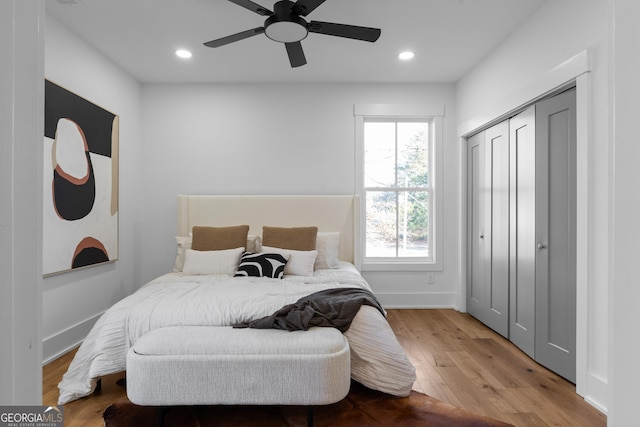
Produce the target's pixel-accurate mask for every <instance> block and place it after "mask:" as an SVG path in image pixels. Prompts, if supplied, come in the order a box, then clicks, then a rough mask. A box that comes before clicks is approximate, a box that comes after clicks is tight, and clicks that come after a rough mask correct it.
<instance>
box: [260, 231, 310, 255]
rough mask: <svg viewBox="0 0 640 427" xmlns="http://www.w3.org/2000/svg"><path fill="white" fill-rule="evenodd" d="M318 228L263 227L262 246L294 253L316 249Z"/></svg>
mask: <svg viewBox="0 0 640 427" xmlns="http://www.w3.org/2000/svg"><path fill="white" fill-rule="evenodd" d="M317 237H318V227H289V228H286V227H266V226H265V227H262V245H263V246H271V247H274V248H281V249H291V250H294V251H313V250H315V249H316V238H317Z"/></svg>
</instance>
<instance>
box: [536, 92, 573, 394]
mask: <svg viewBox="0 0 640 427" xmlns="http://www.w3.org/2000/svg"><path fill="white" fill-rule="evenodd" d="M536 132H537V135H538V152H537V155H538V163H540V164H546V165H548V167H547V170H546V173H540V174H539V175H538V182H537V188H538V202H537V206H536V208H537V210H538V211H537V214H536V215H537V216H538V218H539V221H538V227H537V240H538V244H539V246H538V254H537V261H538V262H537V265H536V307H537V308H536V357H535V359H536V361H538V362H539V363H541V364H542V365H544V366H546V367H548V368H549V369H551V370H553V371H555V372H557V373H558V374H560V375H562V376H563V377H565V378H567V379H568V380H570V381H573V382H575V379H576V374H575V349H576V332H575V331H576V271H575V266H576V261H575V253H576V250H575V241H576V235H575V234H576V231H575V216H576V201H575V194H576V193H575V176H576V173H575V158H576V156H575V90H571V91H568V92H564V93H562V94H560V95H557V96H555V97H553V98H550V99H548V100H545V101H541V102H540V103H538V105H537V109H536Z"/></svg>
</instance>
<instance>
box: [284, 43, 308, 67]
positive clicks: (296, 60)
mask: <svg viewBox="0 0 640 427" xmlns="http://www.w3.org/2000/svg"><path fill="white" fill-rule="evenodd" d="M284 45H285V47H286V48H287V55H289V62H290V63H291V67H292V68H295V67H300V66H302V65H304V64H306V63H307V58H305V57H304V51H303V50H302V43H300V42H293V43H285V44H284Z"/></svg>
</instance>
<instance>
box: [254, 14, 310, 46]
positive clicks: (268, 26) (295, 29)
mask: <svg viewBox="0 0 640 427" xmlns="http://www.w3.org/2000/svg"><path fill="white" fill-rule="evenodd" d="M264 33H265V34H266V35H267V37H269V38H270V39H271V40H274V41H277V42H280V43H294V42H299V41H300V40H304V39H305V38H306V37H307V34H309V31H308V30H307V23H306V21H305V20H304V19H301V18H297V19H294V20H291V21H281V20H278V19H277V17H276V16H275V15H274V16H272V17H270V18H268V19H267V20H266V22H265V25H264Z"/></svg>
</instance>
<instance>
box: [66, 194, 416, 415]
mask: <svg viewBox="0 0 640 427" xmlns="http://www.w3.org/2000/svg"><path fill="white" fill-rule="evenodd" d="M359 203H360V200H359V198H358V197H357V196H342V195H340V196H245V195H242V196H240V195H238V196H217V195H214V196H209V195H188V196H178V215H177V217H178V221H177V222H178V224H177V234H176V245H177V249H176V251H177V255H176V261H175V265H174V266H173V271H172V272H169V273H166V274H163V275H161V276H160V277H157V278H155V279H153V280H152V281H150V282H149V283H147V284H145V285H144V286H142V287H141V288H140V289H139V290H137V291H136V292H134V293H133V294H132V295H130V296H128V297H126V298H124V299H123V300H121V301H119V302H118V303H116V304H115V305H113V306H112V307H111V308H110V309H108V310H107V311H106V312H105V313H104V314H103V315H102V316H101V317H100V319H99V320H98V321H97V322H96V324H95V325H94V327H93V328H92V330H91V331H90V333H89V334H88V335H87V337H86V338H85V340H84V341H83V343H82V344H81V346H80V348H79V349H78V351H77V353H76V355H75V356H74V359H73V360H72V362H71V364H70V365H69V368H68V370H67V372H66V373H65V374H64V376H63V378H62V381H61V382H60V384H59V385H58V388H59V390H60V395H59V399H58V404H65V403H67V402H70V401H73V400H75V399H78V398H81V397H84V396H88V395H90V394H91V393H92V392H93V390H94V388H95V386H96V384H97V381H98V380H99V379H100V377H101V376H103V375H108V374H112V373H116V372H122V371H126V355H127V352H128V350H129V348H131V347H132V346H133V345H134V344H135V343H136V341H137V340H138V339H139V338H140V337H142V336H144V335H145V334H146V333H147V332H149V331H151V330H155V329H158V328H163V327H170V326H185V325H189V326H229V325H237V324H247V323H250V322H251V321H253V320H256V319H261V318H265V317H267V316H270V315H272V314H273V313H274V312H277V311H278V310H280V309H281V308H282V307H285V306H287V305H291V304H293V303H295V302H296V301H299V300H300V299H301V298H304V297H306V296H307V295H310V294H314V293H316V292H323V291H327V290H331V289H336V290H338V289H351V288H355V289H362V290H365V291H370V292H372V290H371V288H370V286H369V285H368V283H367V282H366V281H365V280H364V278H363V277H362V276H361V275H360V273H359V271H358V268H357V267H358V260H359V259H360V257H359V244H358V242H359V241H360V221H359V213H360V205H359ZM239 225H241V226H248V231H247V232H246V234H245V235H246V244H245V245H243V246H244V247H243V248H242V251H241V254H240V255H238V253H239V252H238V251H239V249H240V248H239V247H238V248H235V249H233V250H232V249H219V250H206V251H202V250H200V251H198V250H194V249H193V248H191V247H190V245H192V244H195V243H196V240H197V239H200V236H201V234H200V233H201V230H200V228H202V229H204V230H208V231H210V230H214V231H215V232H216V233H219V232H220V231H221V230H222V231H225V230H227V229H232V228H234V227H237V226H239ZM194 226H195V227H196V229H195V230H194ZM310 227H317V234H316V240H315V241H314V245H315V248H314V250H298V249H281V248H280V247H279V246H282V245H278V246H269V245H263V244H262V243H271V242H277V239H275V240H274V236H273V233H274V230H275V232H280V231H283V230H284V231H285V232H288V231H287V230H301V229H308V228H310ZM196 230H197V232H198V234H193V235H190V234H191V233H192V231H193V232H195V231H196ZM267 232H269V233H271V234H269V240H268V241H267V240H264V241H263V240H262V238H263V237H264V238H267V235H264V236H263V233H267ZM216 236H217V235H216ZM198 244H199V245H201V240H198ZM247 249H250V251H247ZM307 249H308V248H307ZM250 252H253V253H258V254H264V255H265V256H268V257H273V254H274V253H275V254H279V255H282V256H285V258H286V262H285V264H286V265H285V266H283V268H282V269H281V270H280V272H279V273H278V275H277V276H272V275H271V274H269V275H267V276H269V277H264V276H263V277H256V276H259V275H251V274H249V275H244V276H242V275H240V272H241V271H243V266H246V265H248V264H251V263H249V262H245V261H247V260H249V257H250V256H251V255H250ZM313 252H316V253H315V255H314V256H313V262H311V264H310V256H312V254H313ZM205 254H206V256H207V258H199V257H203V256H204V255H205ZM245 256H246V257H245ZM238 257H239V258H238ZM270 262H271V261H270ZM212 266H213V267H212ZM290 267H291V268H290ZM285 268H286V269H287V270H284V269H285ZM211 269H212V270H211ZM275 271H276V269H275V267H274V272H272V273H273V274H275ZM234 272H235V273H234ZM236 275H237V276H236ZM260 275H261V274H260ZM383 312H384V310H382V312H381V311H380V310H379V309H377V308H375V307H373V306H371V305H362V307H361V308H360V309H359V310H358V311H357V314H356V315H355V317H353V319H352V322H351V323H350V327H349V328H348V330H346V331H345V332H344V335H345V337H346V338H347V340H348V342H349V346H350V349H351V376H352V378H353V379H354V380H356V381H358V382H360V383H361V384H363V385H365V386H366V387H369V388H371V389H374V390H379V391H382V392H385V393H388V394H392V395H396V396H406V395H408V394H409V393H410V391H411V388H412V386H413V383H414V381H415V379H416V376H415V367H414V366H413V364H412V363H411V362H410V360H409V359H408V358H407V356H406V354H405V352H404V350H403V349H402V347H401V346H400V344H399V343H398V340H397V339H396V337H395V334H394V333H393V331H392V329H391V327H390V326H389V324H388V323H387V321H386V318H385V316H384V314H383Z"/></svg>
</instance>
